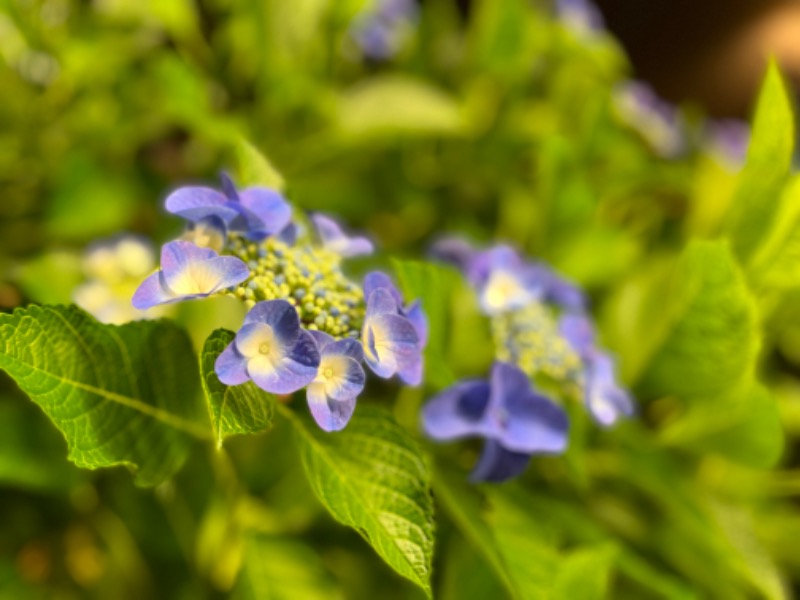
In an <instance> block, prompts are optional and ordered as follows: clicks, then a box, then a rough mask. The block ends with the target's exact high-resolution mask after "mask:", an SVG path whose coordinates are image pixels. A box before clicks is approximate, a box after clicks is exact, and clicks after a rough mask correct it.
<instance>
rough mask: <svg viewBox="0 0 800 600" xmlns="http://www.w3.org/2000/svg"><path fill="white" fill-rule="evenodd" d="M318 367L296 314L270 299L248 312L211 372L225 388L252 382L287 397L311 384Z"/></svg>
mask: <svg viewBox="0 0 800 600" xmlns="http://www.w3.org/2000/svg"><path fill="white" fill-rule="evenodd" d="M319 366H320V352H319V348H318V347H317V343H316V341H314V338H313V337H311V334H310V333H309V332H308V331H306V330H304V329H302V328H301V327H300V319H299V318H298V316H297V311H296V310H295V309H294V307H293V306H292V305H291V304H289V303H288V302H287V301H286V300H270V301H267V302H259V303H258V304H256V305H255V306H253V308H251V309H250V312H248V313H247V316H246V317H245V318H244V323H243V325H242V328H241V329H240V330H239V332H238V333H237V334H236V338H235V339H234V340H233V341H232V342H231V343H230V344H229V345H228V347H227V348H225V350H224V351H223V352H222V354H220V355H219V357H217V362H216V365H215V371H216V372H217V376H218V377H219V380H220V381H221V382H222V383H224V384H225V385H239V384H242V383H245V382H247V381H248V380H250V379H252V380H253V383H255V384H256V385H257V386H258V387H260V388H261V389H262V390H264V391H266V392H271V393H273V394H291V393H292V392H296V391H297V390H299V389H301V388H303V387H305V386H307V385H308V384H309V383H311V382H312V381H313V380H314V378H315V377H316V375H317V369H318V368H319Z"/></svg>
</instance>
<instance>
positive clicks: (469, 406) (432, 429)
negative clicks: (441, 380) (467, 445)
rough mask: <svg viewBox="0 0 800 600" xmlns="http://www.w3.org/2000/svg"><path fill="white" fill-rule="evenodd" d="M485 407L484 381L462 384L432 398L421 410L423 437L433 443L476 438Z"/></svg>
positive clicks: (487, 390) (479, 431) (486, 400)
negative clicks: (432, 440) (434, 441)
mask: <svg viewBox="0 0 800 600" xmlns="http://www.w3.org/2000/svg"><path fill="white" fill-rule="evenodd" d="M488 405H489V383H488V382H487V381H483V380H480V381H465V382H463V383H459V384H457V385H454V386H452V387H450V388H448V389H446V390H444V391H443V392H441V393H440V394H438V395H437V396H435V397H434V398H433V399H432V400H430V402H428V403H427V404H426V405H425V407H424V408H423V409H422V424H423V427H424V429H425V433H426V434H428V435H429V436H430V437H431V438H433V439H435V440H452V439H456V438H460V437H465V436H469V435H478V434H480V433H481V431H482V429H481V421H482V419H483V415H484V413H485V411H486V408H487V407H488Z"/></svg>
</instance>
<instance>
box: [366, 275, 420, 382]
mask: <svg viewBox="0 0 800 600" xmlns="http://www.w3.org/2000/svg"><path fill="white" fill-rule="evenodd" d="M383 291H384V290H382V289H381V290H376V291H375V292H373V294H372V297H375V296H376V295H378V294H380V293H382V292H383ZM386 297H387V298H389V296H388V294H386ZM389 301H390V302H391V303H392V304H394V301H393V300H391V298H389ZM362 336H363V340H364V358H365V360H366V361H367V364H368V365H369V366H370V368H371V369H372V370H373V371H374V372H375V374H376V375H378V376H379V377H384V378H388V377H391V376H392V375H394V374H395V373H397V372H398V371H405V370H406V369H412V368H414V366H415V361H417V360H419V354H420V349H419V339H418V338H417V332H416V330H415V329H414V326H413V325H412V324H411V321H409V320H408V319H406V318H405V317H401V316H399V315H396V314H385V313H381V314H378V315H377V316H369V314H368V317H367V319H366V320H365V322H364V332H363V334H362Z"/></svg>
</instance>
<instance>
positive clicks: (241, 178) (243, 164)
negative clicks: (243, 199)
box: [235, 139, 286, 190]
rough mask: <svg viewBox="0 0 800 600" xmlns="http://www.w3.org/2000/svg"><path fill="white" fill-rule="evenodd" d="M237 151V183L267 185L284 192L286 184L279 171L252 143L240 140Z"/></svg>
mask: <svg viewBox="0 0 800 600" xmlns="http://www.w3.org/2000/svg"><path fill="white" fill-rule="evenodd" d="M235 150H236V175H237V183H238V184H239V185H240V186H248V185H265V186H267V187H270V188H273V189H276V190H283V189H284V187H286V182H285V181H284V179H283V177H282V176H281V174H280V173H279V172H278V170H277V169H276V168H275V167H274V166H273V164H272V163H271V162H270V161H269V159H268V158H267V157H266V156H264V154H263V153H261V152H260V151H259V150H258V148H256V147H255V146H253V145H252V144H251V143H250V142H248V141H247V140H243V139H239V140H238V141H237V143H236V146H235Z"/></svg>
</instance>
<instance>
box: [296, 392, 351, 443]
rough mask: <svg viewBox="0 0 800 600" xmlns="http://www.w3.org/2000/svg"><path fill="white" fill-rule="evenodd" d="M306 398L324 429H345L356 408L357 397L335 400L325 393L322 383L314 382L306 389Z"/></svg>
mask: <svg viewBox="0 0 800 600" xmlns="http://www.w3.org/2000/svg"><path fill="white" fill-rule="evenodd" d="M306 400H307V401H308V409H309V410H310V411H311V416H313V417H314V420H315V421H316V422H317V425H319V426H320V429H322V430H323V431H340V430H342V429H344V427H345V426H346V425H347V423H348V421H350V417H352V416H353V411H354V410H355V408H356V397H355V396H353V397H352V398H345V399H343V400H333V399H332V398H329V397H328V396H326V395H325V390H324V386H323V385H322V384H317V383H312V384H311V385H309V386H308V390H307V391H306Z"/></svg>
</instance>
